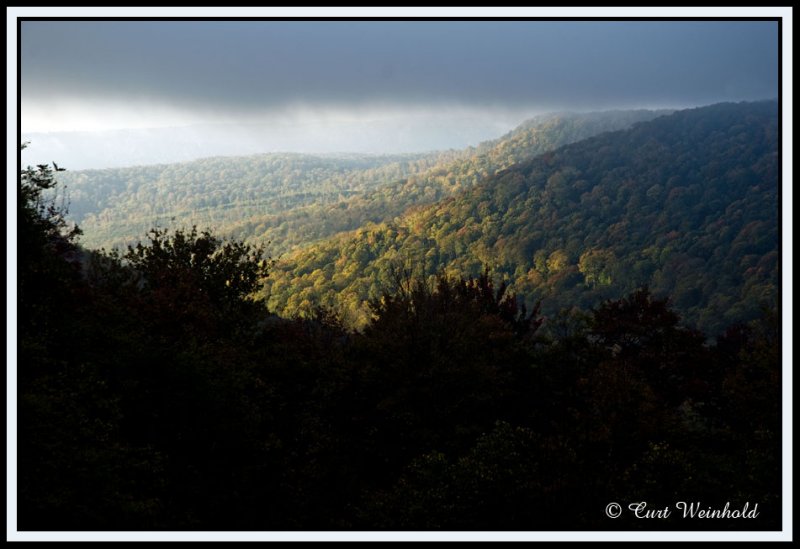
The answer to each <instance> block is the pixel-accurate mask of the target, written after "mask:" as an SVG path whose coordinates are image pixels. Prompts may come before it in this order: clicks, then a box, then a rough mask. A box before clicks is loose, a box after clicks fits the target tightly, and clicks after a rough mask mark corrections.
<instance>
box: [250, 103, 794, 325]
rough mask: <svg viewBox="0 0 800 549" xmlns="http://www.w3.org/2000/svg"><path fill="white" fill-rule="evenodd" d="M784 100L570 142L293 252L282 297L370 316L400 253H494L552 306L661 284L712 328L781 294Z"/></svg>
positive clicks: (274, 287) (513, 277)
mask: <svg viewBox="0 0 800 549" xmlns="http://www.w3.org/2000/svg"><path fill="white" fill-rule="evenodd" d="M777 140H778V117H777V103H776V102H774V101H773V102H763V103H750V104H722V105H716V106H712V107H704V108H699V109H692V110H687V111H680V112H677V113H674V114H672V115H669V116H663V117H660V118H657V119H655V120H652V121H650V122H643V123H641V124H638V125H637V126H636V127H634V128H632V129H630V130H624V131H618V132H612V133H606V134H603V135H599V136H596V137H593V138H590V139H586V140H583V141H580V142H578V143H575V144H572V145H567V146H565V147H562V148H559V149H557V150H555V151H553V152H551V153H548V154H545V155H541V156H538V157H536V158H534V159H532V160H530V161H527V162H522V163H519V164H517V165H515V166H513V167H511V168H509V169H507V170H503V171H501V172H500V173H498V174H496V175H495V176H494V177H492V178H490V179H488V180H486V181H484V182H482V183H481V184H479V185H477V186H475V187H474V188H472V189H467V190H465V191H464V192H461V193H458V194H457V195H455V196H452V197H450V198H447V199H445V200H442V201H440V202H437V203H436V204H433V205H431V206H428V207H424V208H419V209H417V210H412V211H409V212H407V213H406V215H404V216H402V217H401V218H398V219H396V220H394V221H389V222H384V223H379V224H368V225H366V226H364V227H361V228H359V229H358V230H357V231H355V232H353V233H351V234H349V235H345V236H341V237H339V238H336V239H331V240H327V241H324V242H321V243H319V244H317V245H314V246H310V247H307V248H305V249H303V250H300V251H298V252H297V253H295V254H290V255H288V256H286V257H284V258H283V260H282V261H280V262H278V264H277V265H276V269H275V272H274V273H273V276H271V277H270V279H269V281H268V285H267V290H266V295H268V296H269V305H270V308H271V310H273V311H276V312H278V313H281V314H284V315H286V316H293V315H298V314H301V315H302V314H308V312H309V311H312V310H313V309H314V307H317V306H319V305H323V306H326V307H333V308H335V309H337V310H340V311H342V315H343V317H344V318H345V320H346V321H347V322H348V323H349V325H352V326H356V327H363V326H365V325H366V324H367V323H368V322H369V318H370V312H369V309H368V307H367V304H368V302H369V300H370V299H374V298H376V297H378V296H379V295H380V293H381V292H382V291H383V289H384V288H385V287H386V285H387V282H388V277H389V273H390V271H391V266H392V265H398V264H400V265H404V266H409V265H411V266H413V267H414V268H415V269H416V270H417V271H418V273H419V274H420V275H424V276H428V277H431V278H432V277H434V276H435V275H436V273H438V272H439V271H441V270H444V271H445V272H447V273H448V274H450V275H453V276H463V277H469V276H473V277H475V276H478V275H479V274H480V273H481V272H482V270H483V269H484V267H487V266H488V267H490V268H491V269H492V271H493V272H494V273H495V275H496V276H497V277H499V278H501V279H502V280H503V281H505V282H507V283H508V284H509V287H510V289H511V290H512V291H514V292H516V293H518V294H520V295H521V296H525V298H526V299H527V304H528V306H532V305H533V304H534V303H535V302H537V301H539V300H541V301H542V303H543V312H544V313H545V314H546V315H552V314H555V313H557V312H558V311H559V310H560V309H562V308H569V307H572V306H578V307H581V308H587V307H592V306H595V305H597V304H598V303H599V302H601V301H602V300H603V299H608V298H613V297H618V296H620V295H624V294H626V293H629V292H631V291H633V290H634V289H636V288H637V287H640V286H643V285H648V286H649V287H650V289H651V291H652V292H653V293H654V295H656V296H658V297H661V298H663V297H670V298H671V299H672V305H673V306H674V307H675V308H676V310H678V311H679V312H680V313H681V314H682V315H683V317H684V318H685V320H686V321H687V322H688V323H689V324H690V325H692V326H695V327H699V328H701V329H703V330H704V331H708V332H711V333H715V332H718V331H721V330H724V329H725V327H726V326H728V325H729V324H731V323H733V322H736V321H739V320H746V319H751V318H754V317H755V316H756V315H757V314H758V312H759V310H760V308H761V306H762V305H768V306H771V305H772V304H774V303H775V302H776V300H777V298H778V294H777V289H778V286H779V278H778V273H779V269H778V267H779V265H778V262H779V242H778V187H779V163H778V155H777V150H778V145H777Z"/></svg>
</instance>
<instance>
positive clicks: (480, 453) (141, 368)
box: [15, 108, 783, 532]
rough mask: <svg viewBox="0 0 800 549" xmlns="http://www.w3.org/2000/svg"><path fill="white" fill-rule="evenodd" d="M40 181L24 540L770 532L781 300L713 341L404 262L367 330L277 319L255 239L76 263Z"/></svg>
mask: <svg viewBox="0 0 800 549" xmlns="http://www.w3.org/2000/svg"><path fill="white" fill-rule="evenodd" d="M719 109H721V111H722V112H715V114H714V115H713V116H712V117H711V120H714V119H716V117H717V116H719V115H720V114H722V113H724V112H726V108H719ZM719 109H718V110H719ZM765 110H766V111H769V110H770V109H769V108H765ZM712 111H713V110H712ZM706 114H709V113H706ZM752 117H753V121H752V122H748V123H746V124H744V125H743V126H742V127H741V128H740V129H739V131H738V132H736V133H735V134H734V137H735V136H736V135H739V136H747V139H748V141H749V140H750V139H753V138H755V137H756V135H757V132H756V133H753V132H750V131H749V130H748V129H747V128H749V127H751V125H755V126H759V124H757V123H755V122H756V121H758V120H761V118H762V115H761V114H759V109H754V110H753V114H752ZM690 118H691V117H690ZM700 118H701V120H705V121H706V123H707V124H709V128H710V131H711V132H712V134H713V135H716V133H719V129H718V128H717V129H713V128H712V126H713V125H711V122H710V121H709V119H708V118H707V117H706V116H701V117H700ZM769 118H770V115H768V112H767V116H766V119H767V120H768V119H769ZM698 123H699V124H700V125H701V126H702V125H703V123H701V122H698ZM671 126H672V131H675V130H678V131H679V133H680V132H681V131H682V130H680V128H683V129H684V130H686V132H687V134H688V135H694V134H695V133H696V132H697V131H698V128H697V126H696V125H695V124H691V123H688V122H687V119H686V118H678V119H677V120H673V122H672V125H671ZM761 129H762V130H768V129H769V124H767V125H765V126H762V127H761ZM642 132H643V133H642V134H634V135H632V136H625V134H622V135H619V136H616V137H614V138H613V139H620V140H623V141H625V140H627V139H634V138H635V137H644V135H650V136H653V135H654V133H653V128H650V129H649V130H647V131H646V132H645V130H644V129H642ZM655 135H660V139H662V140H663V141H665V142H671V141H672V138H670V137H669V135H670V134H663V135H661V134H658V133H657V132H656V133H655ZM675 139H677V140H679V141H682V140H684V139H685V138H684V137H683V136H681V135H678V136H675ZM687 141H688V142H693V141H694V140H693V139H688V140H687ZM713 141H714V140H713V139H712V140H711V141H710V142H709V144H713ZM606 142H607V140H600V141H599V143H606ZM584 146H586V147H587V149H586V150H587V151H592V150H593V146H591V144H589V145H584ZM651 146H654V143H651ZM579 150H583V149H581V148H580V147H579ZM625 150H631V149H630V148H626V149H625ZM609 152H612V153H613V150H611V149H610V150H609ZM718 152H720V154H722V153H724V149H721V150H719V151H718ZM739 152H740V153H741V154H743V155H746V154H748V153H747V147H744V149H743V150H740V151H739ZM560 154H563V151H562V152H559V153H556V154H555V155H554V157H553V158H551V159H549V160H542V161H541V162H544V163H547V162H554V161H555V160H556V159H558V157H559V155H560ZM577 158H578V159H580V156H578V157H577ZM612 158H613V157H612ZM535 165H536V163H534V164H533V165H528V166H526V167H524V168H521V170H522V173H529V171H532V170H535V167H534V166H535ZM545 165H546V164H545ZM579 165H581V166H582V165H583V164H579ZM689 165H693V164H692V163H689ZM678 173H679V174H680V173H682V172H678ZM54 175H55V174H54V172H53V170H52V169H50V168H49V167H48V166H45V165H42V166H39V167H37V168H30V169H26V170H23V172H22V174H21V177H20V181H19V187H18V208H17V220H18V247H17V249H18V251H19V256H18V259H19V263H18V279H17V292H18V301H17V311H18V320H17V335H18V340H17V346H16V349H17V353H18V363H17V368H16V377H15V380H16V394H17V398H18V401H17V402H18V409H17V418H16V419H17V423H16V424H17V434H18V438H17V453H16V468H17V469H16V470H17V479H16V488H17V493H16V495H17V497H16V499H15V505H16V509H15V511H16V515H17V520H18V522H17V528H18V529H19V530H20V531H56V532H58V531H61V532H63V531H89V530H98V531H110V530H124V531H128V530H141V531H179V530H198V531H219V530H236V531H252V530H255V531H273V530H274V531H287V530H289V531H290V530H325V531H327V530H358V531H362V530H437V531H450V530H514V531H520V530H522V531H525V530H543V531H554V530H569V531H575V530H586V531H597V530H642V529H646V530H658V531H661V530H708V529H723V530H743V531H754V530H777V529H780V528H781V516H782V515H781V505H782V503H783V500H782V493H781V435H780V434H781V355H780V349H781V348H780V331H779V330H780V324H779V318H780V317H779V315H778V314H777V311H776V310H774V309H772V310H766V311H764V314H763V315H761V316H760V317H759V318H758V319H755V320H754V321H752V322H749V323H746V324H744V323H737V324H735V325H732V326H730V327H729V328H728V329H727V330H726V332H725V333H724V335H722V336H721V337H718V338H717V340H716V341H715V342H708V341H707V339H706V336H705V335H704V334H702V333H700V332H697V331H695V330H691V329H688V328H686V327H685V326H683V325H682V324H681V322H680V320H679V317H678V315H677V314H676V313H675V312H674V311H673V310H672V309H671V308H670V307H669V304H668V303H667V301H666V300H665V299H657V298H655V297H654V296H653V295H652V294H650V293H649V292H648V291H647V290H644V289H638V290H637V291H635V292H632V293H631V294H629V295H627V296H620V297H618V298H615V299H614V300H610V301H607V302H604V303H603V304H601V305H600V306H598V307H597V308H595V309H594V310H578V309H577V308H576V309H575V310H574V311H572V312H571V313H570V314H569V315H567V316H564V317H561V318H557V319H552V318H551V319H545V318H543V317H542V316H541V315H540V312H539V311H538V310H536V309H534V310H532V311H530V312H529V313H526V312H525V311H524V310H523V309H522V308H521V307H520V306H519V302H518V300H517V299H516V298H515V297H514V296H513V295H511V294H509V293H508V289H507V288H506V287H505V286H504V285H503V284H502V283H497V282H496V281H493V280H492V277H490V276H480V277H477V278H472V279H456V278H452V277H447V276H438V277H436V278H435V280H433V281H430V282H429V281H428V280H425V279H424V278H419V277H415V276H413V274H411V273H408V272H403V271H402V270H401V271H398V275H399V276H398V277H397V278H396V279H395V282H396V283H397V284H396V285H395V287H394V289H393V290H390V291H386V292H384V293H382V294H381V295H380V296H378V297H379V299H376V300H375V301H373V303H372V304H371V308H370V312H371V314H370V317H369V318H370V320H369V321H368V323H367V325H366V326H365V328H364V330H363V331H362V332H352V331H349V330H347V329H345V328H344V327H343V326H342V325H341V323H340V322H339V321H338V320H337V318H336V317H335V316H334V315H331V314H329V313H327V312H325V311H318V312H317V314H316V315H315V316H314V317H313V318H308V319H294V320H288V319H281V318H278V317H275V316H274V315H271V314H270V313H269V312H268V311H267V309H266V307H265V306H264V303H263V302H260V301H258V300H257V299H254V296H253V292H254V290H255V289H256V288H257V286H258V285H259V283H260V282H261V281H262V280H263V277H264V276H271V274H272V273H270V272H269V262H265V261H264V256H263V250H261V249H258V248H253V247H251V246H248V245H246V244H243V243H241V242H224V241H222V240H220V239H219V238H217V237H216V236H214V235H213V234H210V233H207V232H202V231H199V232H198V231H195V230H190V231H176V232H172V231H162V230H157V231H153V232H151V233H150V235H149V238H148V240H147V241H146V242H144V243H142V244H141V245H139V246H136V247H135V248H131V249H129V250H128V251H127V252H125V253H123V254H114V253H111V254H109V253H98V252H91V251H87V250H85V249H82V248H81V247H79V246H78V245H77V244H76V236H77V233H76V232H75V231H74V230H71V229H70V227H69V225H68V224H67V223H66V222H65V220H64V217H63V213H64V212H63V210H62V209H60V208H59V207H58V205H57V204H54V203H52V202H51V201H49V200H47V199H46V191H51V190H53V188H54V186H55V182H54V179H53V177H54ZM476 192H479V191H476ZM565 200H569V197H566V198H565ZM609 206H610V205H609ZM742 215H744V214H742ZM744 222H747V221H746V220H745V221H744ZM555 259H556V258H553V260H551V261H550V262H549V267H548V268H550V269H554V270H555V272H556V274H557V272H558V269H557V266H558V265H557V263H555ZM564 268H566V267H564ZM602 272H603V271H601V272H600V274H598V278H597V281H598V284H604V283H605V282H604V281H605V276H606V275H603V274H602ZM576 305H577V303H576ZM609 501H619V502H622V503H623V504H624V503H627V502H636V501H646V502H648V505H649V506H651V508H652V509H664V508H666V507H670V506H674V505H675V504H676V502H679V501H687V502H702V508H703V510H705V509H707V508H708V509H723V508H726V509H727V508H728V507H730V510H731V511H733V510H736V511H739V512H740V511H741V509H742V508H744V507H745V506H746V505H747V506H749V508H750V510H751V512H752V511H755V513H754V514H753V515H752V518H746V519H742V518H735V517H730V516H722V517H721V518H717V519H713V522H710V520H711V519H705V518H704V519H696V520H693V519H691V518H689V519H684V518H682V517H681V516H680V513H679V512H677V510H675V509H674V508H673V510H674V511H676V512H674V513H673V514H672V515H671V516H670V517H668V518H666V519H663V520H639V519H637V518H634V516H633V515H632V514H625V515H623V516H620V517H619V518H616V519H611V518H608V517H607V516H606V513H605V512H604V510H606V509H608V507H607V506H608V504H609Z"/></svg>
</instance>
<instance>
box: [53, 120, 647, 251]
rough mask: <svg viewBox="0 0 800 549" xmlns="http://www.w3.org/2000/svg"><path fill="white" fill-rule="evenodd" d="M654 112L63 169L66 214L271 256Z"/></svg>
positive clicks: (114, 241) (124, 230) (95, 239)
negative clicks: (175, 230) (346, 150)
mask: <svg viewBox="0 0 800 549" xmlns="http://www.w3.org/2000/svg"><path fill="white" fill-rule="evenodd" d="M659 114H662V113H661V112H660V111H619V112H617V111H615V112H605V113H588V114H570V113H565V114H559V115H547V116H542V117H538V118H536V119H533V120H531V121H529V122H528V123H526V124H523V125H522V126H521V127H520V128H518V129H517V130H515V131H513V132H510V133H509V134H507V135H505V136H503V137H501V138H500V139H498V140H495V141H490V142H487V143H484V144H481V145H480V146H478V147H476V148H468V149H465V150H463V151H448V152H441V153H430V154H416V155H391V156H367V155H347V156H345V155H340V156H322V157H315V156H309V155H299V154H269V155H258V156H252V157H245V158H210V159H205V160H198V161H194V162H187V163H182V164H171V165H162V166H143V167H135V168H121V169H107V170H87V171H83V172H77V173H75V174H65V175H66V177H65V181H66V182H67V183H68V184H69V185H70V189H71V198H72V216H73V217H74V218H75V219H76V220H77V221H78V222H80V223H81V225H82V226H83V227H84V228H85V231H86V235H85V241H86V243H87V244H88V245H91V246H94V247H101V246H103V247H106V248H110V247H112V246H119V245H123V246H124V245H127V244H129V243H131V242H135V241H136V240H137V239H138V238H139V237H140V235H141V234H143V233H144V232H145V231H147V230H149V229H150V227H152V226H154V225H161V226H166V227H170V228H172V227H180V226H191V225H201V226H208V227H213V228H214V230H215V233H216V234H219V235H222V236H227V237H230V238H234V239H238V240H244V241H247V242H250V243H263V242H266V241H269V242H271V243H272V246H273V249H274V250H275V251H276V252H277V253H282V252H285V251H287V250H291V249H294V248H296V247H298V246H302V245H304V244H307V243H310V242H314V241H317V240H320V239H323V238H327V237H330V236H332V235H335V234H337V233H341V232H344V231H351V230H354V229H357V228H358V227H360V226H362V225H364V224H365V223H368V222H381V221H389V220H392V219H394V218H395V217H396V216H399V215H402V214H403V213H404V212H405V211H406V210H407V209H409V208H411V207H413V206H416V205H420V204H431V203H433V202H435V201H437V200H440V199H442V198H445V197H448V196H451V195H453V194H455V193H457V192H459V191H460V190H462V189H466V188H468V187H471V186H473V185H475V184H477V183H478V182H480V181H482V180H484V179H486V178H487V177H490V176H492V175H494V174H495V173H497V172H498V171H499V170H502V169H504V168H507V167H509V166H511V165H513V164H514V163H515V162H519V161H521V160H525V159H529V158H532V157H534V156H536V155H538V154H541V153H542V152H545V151H548V150H552V149H554V148H556V147H558V146H560V145H563V144H566V143H572V142H575V141H578V140H580V139H584V138H586V137H589V136H592V135H595V134H598V133H601V132H604V131H611V130H616V129H620V128H624V127H628V126H630V125H631V124H633V123H635V122H638V121H642V120H649V119H651V118H653V117H655V116H658V115H659Z"/></svg>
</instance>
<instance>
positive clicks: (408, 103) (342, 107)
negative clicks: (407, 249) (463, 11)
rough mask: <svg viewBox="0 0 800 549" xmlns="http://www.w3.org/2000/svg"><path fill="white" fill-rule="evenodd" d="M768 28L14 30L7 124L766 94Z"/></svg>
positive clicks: (771, 87)
mask: <svg viewBox="0 0 800 549" xmlns="http://www.w3.org/2000/svg"><path fill="white" fill-rule="evenodd" d="M777 31H778V25H777V23H776V22H732V21H722V22H681V21H677V22H675V21H659V22H640V21H619V22H603V21H591V22H586V21H572V22H552V21H495V22H492V21H462V22H458V21H452V22H441V21H352V22H344V21H343V22H337V21H324V22H308V21H272V22H270V21H254V20H250V21H239V22H223V21H204V22H191V21H160V22H159V21H123V22H110V21H96V22H91V21H85V22H77V21H51V22H46V21H25V22H23V23H22V50H21V58H22V64H21V85H22V88H21V91H22V123H23V130H24V131H48V130H50V131H56V130H68V129H73V130H87V129H102V128H111V127H114V128H120V127H146V126H164V125H173V124H184V123H194V122H217V121H223V120H239V121H241V120H247V121H255V120H259V119H262V118H264V119H266V118H269V117H275V116H282V117H290V118H291V117H306V118H309V119H313V118H325V117H327V118H328V119H330V118H334V119H336V118H341V119H347V120H354V119H359V118H363V117H372V118H375V117H380V116H386V115H388V114H391V115H395V116H396V115H398V114H399V115H402V114H403V113H411V112H416V113H425V112H435V113H438V114H440V115H441V113H448V112H449V113H455V114H461V115H463V114H464V113H474V112H494V113H504V114H508V113H516V112H526V113H530V112H541V111H547V110H560V109H578V110H587V109H604V108H618V107H642V106H644V107H662V106H664V107H674V106H677V107H681V106H693V105H701V104H708V103H713V102H718V101H731V100H733V101H738V100H748V99H763V98H774V97H776V96H777V93H778V33H777ZM387 113H388V114H387Z"/></svg>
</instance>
